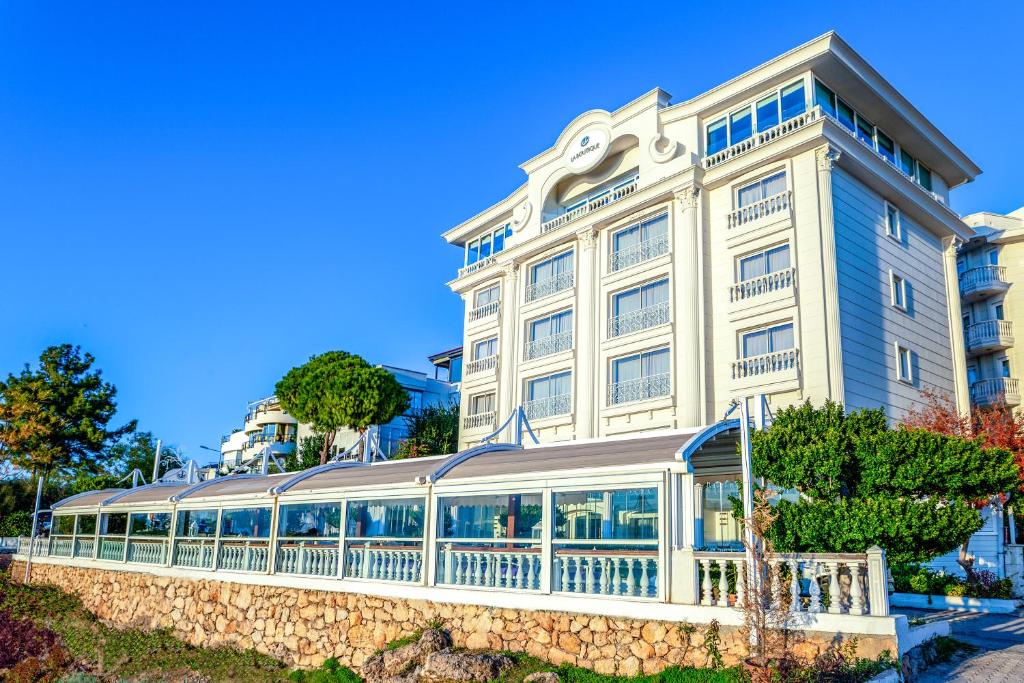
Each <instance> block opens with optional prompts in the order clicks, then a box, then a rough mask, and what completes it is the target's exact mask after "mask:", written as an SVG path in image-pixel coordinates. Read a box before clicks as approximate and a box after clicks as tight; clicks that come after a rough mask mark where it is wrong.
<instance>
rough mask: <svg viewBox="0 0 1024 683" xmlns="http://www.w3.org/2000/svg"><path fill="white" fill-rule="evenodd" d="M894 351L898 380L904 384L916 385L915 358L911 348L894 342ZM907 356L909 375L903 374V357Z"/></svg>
mask: <svg viewBox="0 0 1024 683" xmlns="http://www.w3.org/2000/svg"><path fill="white" fill-rule="evenodd" d="M893 349H894V350H895V351H896V379H898V380H899V381H900V382H903V383H904V384H913V383H914V362H913V361H914V356H913V353H912V352H911V351H910V347H909V346H905V345H903V344H901V343H900V342H898V341H895V342H893ZM904 353H906V355H907V373H906V375H904V374H903V364H902V362H901V357H902V355H903V354H904Z"/></svg>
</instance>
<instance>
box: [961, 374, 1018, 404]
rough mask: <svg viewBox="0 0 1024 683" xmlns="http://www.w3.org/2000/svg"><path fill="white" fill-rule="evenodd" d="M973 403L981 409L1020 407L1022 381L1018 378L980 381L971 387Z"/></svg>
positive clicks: (994, 378)
mask: <svg viewBox="0 0 1024 683" xmlns="http://www.w3.org/2000/svg"><path fill="white" fill-rule="evenodd" d="M971 402H972V403H974V405H976V406H978V407H979V408H995V407H997V406H1006V407H1011V408H1012V407H1014V406H1019V405H1020V380H1018V379H1017V378H1016V377H993V378H992V379H979V380H978V381H977V382H975V383H974V384H972V385H971Z"/></svg>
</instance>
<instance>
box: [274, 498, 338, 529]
mask: <svg viewBox="0 0 1024 683" xmlns="http://www.w3.org/2000/svg"><path fill="white" fill-rule="evenodd" d="M279 515H280V523H279V524H278V527H277V533H278V535H280V536H309V537H323V536H332V537H333V536H337V535H338V534H339V533H340V531H341V528H340V526H339V525H340V524H341V504H340V503H303V504H298V505H282V506H281V508H280V512H279Z"/></svg>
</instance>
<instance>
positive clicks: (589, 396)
mask: <svg viewBox="0 0 1024 683" xmlns="http://www.w3.org/2000/svg"><path fill="white" fill-rule="evenodd" d="M576 240H577V249H576V252H577V258H578V260H579V265H578V267H577V271H576V273H577V279H576V301H577V307H576V313H575V315H574V316H573V317H574V318H575V327H576V330H575V332H574V334H575V336H576V339H575V340H574V341H575V344H574V346H575V347H576V369H575V373H576V376H575V381H574V382H573V384H574V385H575V392H576V395H575V396H574V397H573V398H574V400H575V403H576V408H575V436H576V438H577V439H587V438H590V437H592V436H594V434H595V430H594V423H595V421H596V420H595V416H596V415H597V407H598V405H599V401H601V399H602V397H603V395H604V394H603V392H599V391H596V390H595V382H596V380H595V376H596V374H597V334H598V330H597V321H598V316H597V303H596V292H597V289H598V284H597V242H598V235H597V233H596V232H595V231H594V230H593V229H592V228H586V229H584V230H579V231H578V232H577V233H576Z"/></svg>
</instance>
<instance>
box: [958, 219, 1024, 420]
mask: <svg viewBox="0 0 1024 683" xmlns="http://www.w3.org/2000/svg"><path fill="white" fill-rule="evenodd" d="M964 222H965V223H967V224H968V225H969V226H971V227H972V228H974V230H975V231H976V232H977V235H976V236H975V237H973V238H972V239H970V240H968V241H967V242H965V243H964V244H963V245H962V246H961V248H960V255H959V256H958V257H957V270H958V271H959V273H960V295H961V297H962V299H961V304H960V309H961V310H960V313H961V316H962V317H963V324H964V338H965V342H966V346H967V381H968V382H969V383H970V386H971V401H972V402H973V403H974V405H976V406H979V407H982V408H985V407H991V406H994V405H999V404H1005V405H1007V406H1010V407H1011V408H1014V409H1017V410H1020V406H1021V386H1020V376H1021V368H1022V367H1024V351H1022V348H1021V345H1018V344H1016V343H1015V341H1014V321H1015V320H1016V321H1021V320H1024V290H1022V289H1021V288H1022V287H1024V208H1020V209H1017V210H1016V211H1014V212H1012V213H1010V214H1008V215H1005V216H1004V215H1000V214H995V213H987V212H983V213H975V214H971V215H970V216H967V217H966V218H964Z"/></svg>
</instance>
